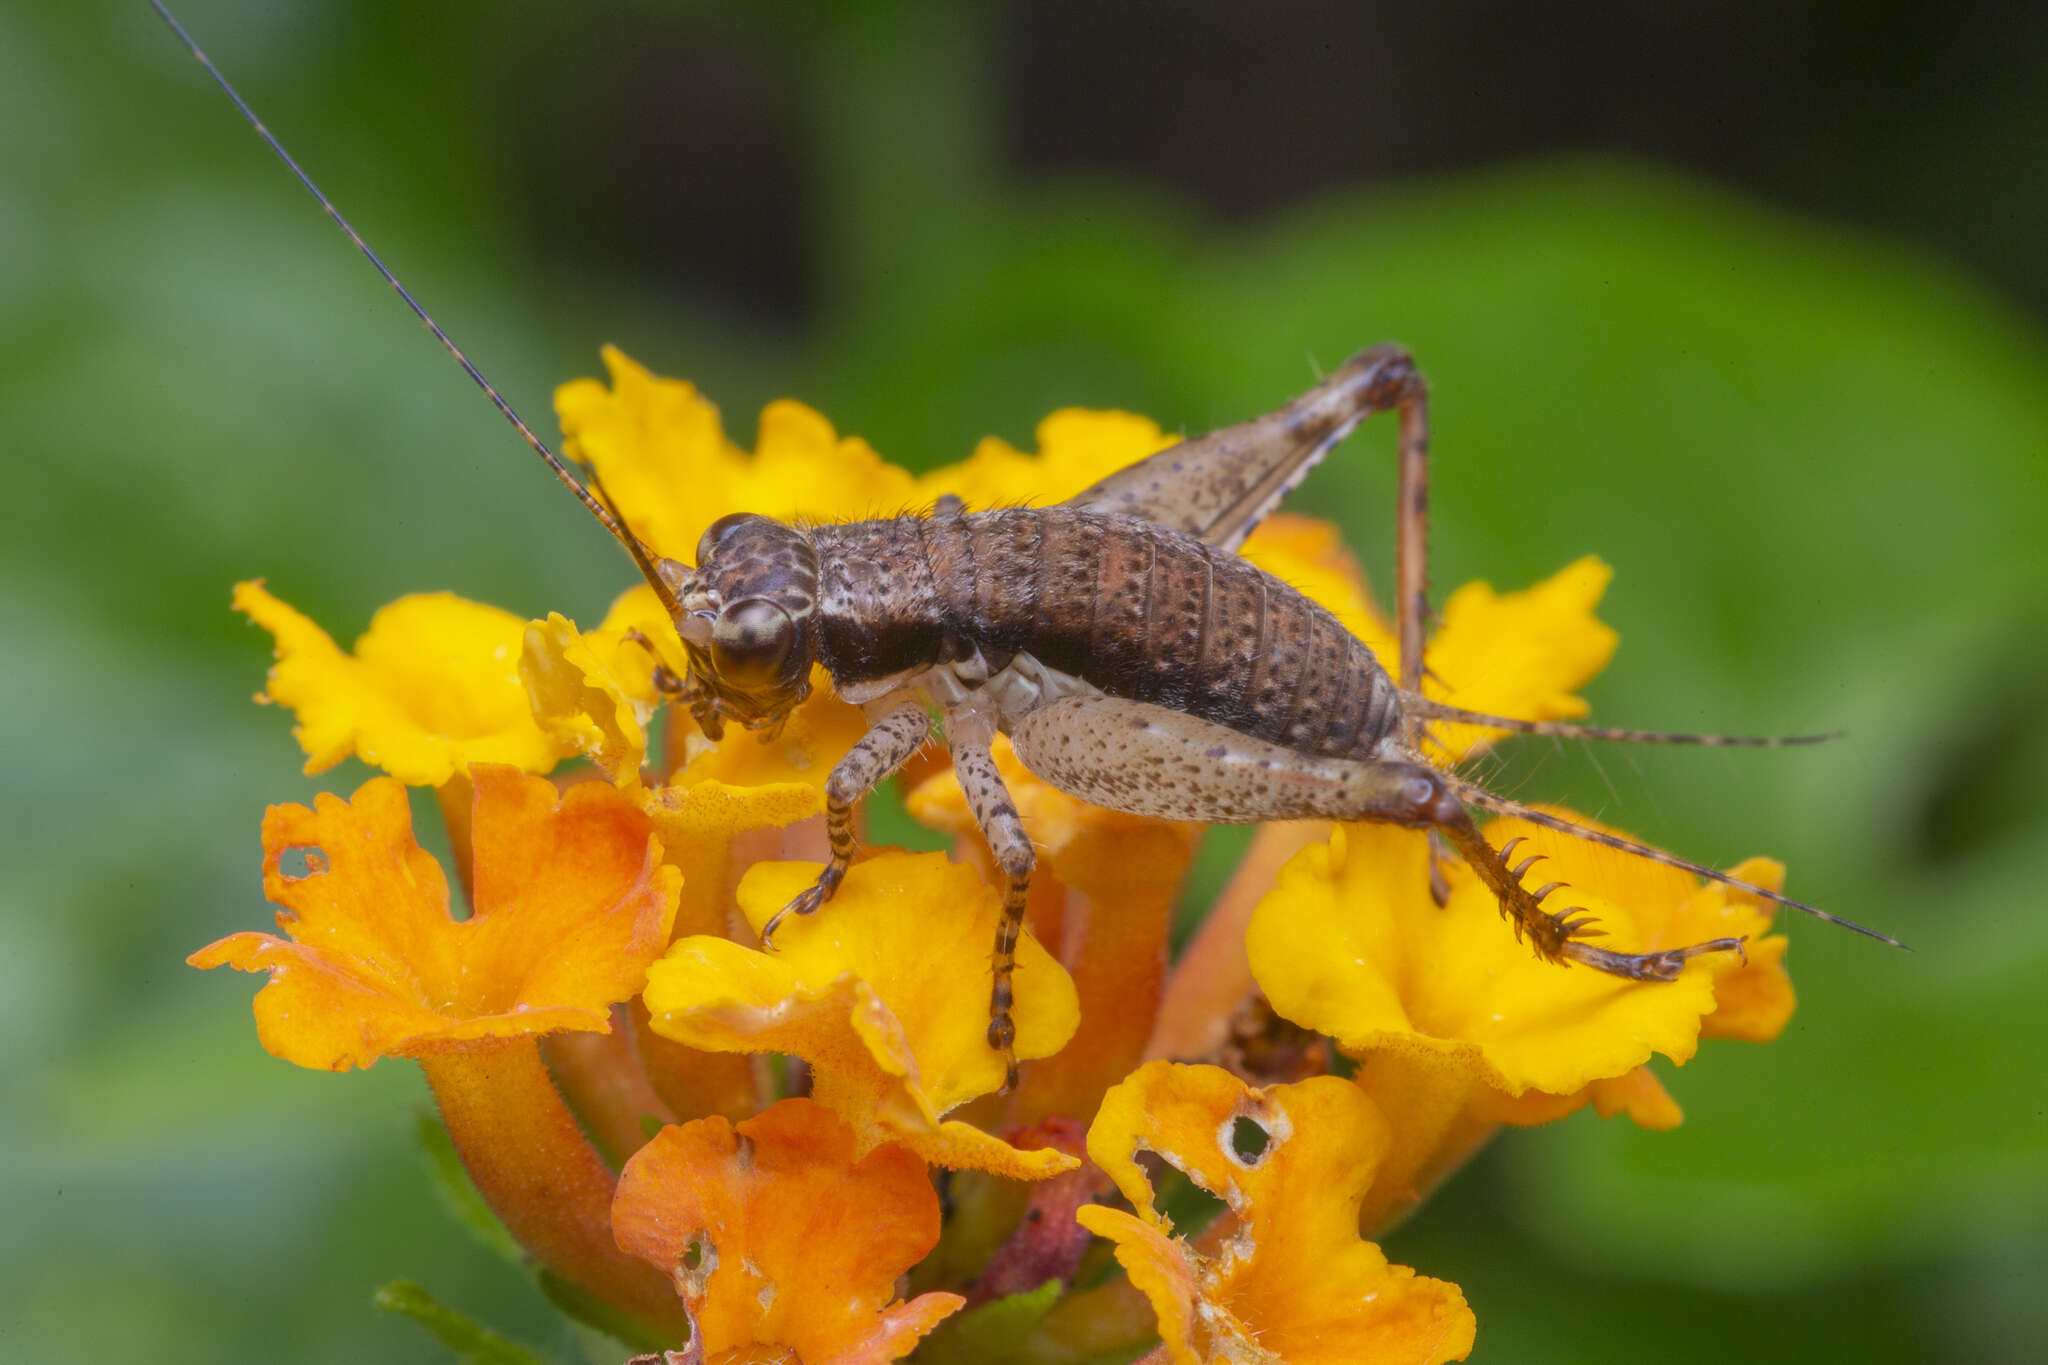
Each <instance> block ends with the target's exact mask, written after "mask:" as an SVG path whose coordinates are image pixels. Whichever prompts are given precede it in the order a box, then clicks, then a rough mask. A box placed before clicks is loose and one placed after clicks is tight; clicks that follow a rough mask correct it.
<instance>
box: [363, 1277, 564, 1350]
mask: <svg viewBox="0 0 2048 1365" xmlns="http://www.w3.org/2000/svg"><path fill="white" fill-rule="evenodd" d="M371 1302H372V1303H374V1304H376V1305H377V1307H379V1308H381V1309H383V1310H384V1311H385V1312H387V1313H397V1314H399V1315H401V1316H403V1317H408V1318H411V1319H412V1320H413V1321H414V1322H416V1323H418V1324H419V1325H420V1326H422V1327H424V1328H426V1329H427V1330H428V1331H429V1332H431V1333H433V1334H434V1339H435V1340H436V1341H438V1342H440V1343H441V1344H442V1345H443V1346H446V1347H447V1348H448V1350H449V1353H450V1354H452V1355H453V1356H454V1357H455V1359H456V1362H457V1365H550V1362H549V1360H548V1357H546V1356H543V1355H538V1354H536V1353H535V1352H533V1351H529V1350H527V1349H526V1348H525V1347H524V1346H520V1345H517V1344H515V1343H513V1342H511V1341H508V1340H506V1339H505V1338H504V1337H501V1336H499V1335H498V1334H497V1333H496V1332H493V1331H492V1330H491V1329H490V1328H488V1327H486V1326H484V1325H483V1324H482V1323H480V1322H477V1321H475V1320H474V1319H472V1318H468V1317H465V1316H463V1315H462V1314H461V1313H458V1312H456V1311H455V1310H454V1309H452V1308H450V1307H448V1306H447V1305H446V1304H444V1303H442V1302H441V1301H440V1300H438V1299H436V1298H435V1297H434V1296H433V1295H432V1294H429V1293H428V1292H427V1291H426V1290H425V1289H423V1288H421V1287H420V1286H419V1285H416V1284H414V1283H412V1282H411V1281H410V1280H394V1281H392V1282H391V1283H390V1284H387V1285H385V1286H384V1287H383V1288H381V1289H379V1290H378V1291H377V1292H376V1294H375V1295H374V1296H373V1297H372V1299H371Z"/></svg>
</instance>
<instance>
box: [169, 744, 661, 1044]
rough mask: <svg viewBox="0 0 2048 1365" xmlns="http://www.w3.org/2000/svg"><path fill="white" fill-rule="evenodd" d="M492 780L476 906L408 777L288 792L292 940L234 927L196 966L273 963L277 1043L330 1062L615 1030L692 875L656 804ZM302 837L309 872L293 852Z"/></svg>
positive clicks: (277, 871)
mask: <svg viewBox="0 0 2048 1365" xmlns="http://www.w3.org/2000/svg"><path fill="white" fill-rule="evenodd" d="M475 779H476V816H477V818H476V825H475V828H476V865H477V886H476V910H475V913H474V914H472V915H471V916H470V917H469V918H468V919H466V920H457V919H455V918H454V917H453V916H451V915H450V913H449V908H448V885H447V882H446V880H445V879H444V878H443V877H442V875H441V869H440V866H439V864H437V863H435V861H434V860H433V859H432V858H431V857H429V856H428V855H427V854H426V853H425V852H424V851H423V850H422V849H421V848H420V846H419V844H418V843H417V842H415V841H414V839H413V837H412V813H411V808H410V807H409V806H408V804H407V802H406V796H405V788H403V787H401V786H399V785H398V784H397V783H396V782H393V781H392V780H391V779H389V778H373V779H372V780H371V781H369V782H367V783H365V784H364V785H363V786H362V788H361V789H360V790H359V791H357V792H356V794H355V796H354V797H353V798H351V799H350V800H349V801H347V802H343V801H342V800H340V799H339V798H338V797H334V796H330V795H326V794H324V793H323V794H322V795H321V796H319V797H318V798H317V799H316V800H315V802H314V806H313V808H312V809H310V810H309V809H307V808H306V807H304V806H273V807H271V809H270V812H269V814H268V815H266V816H265V817H264V821H263V855H264V863H263V886H264V892H265V894H267V895H268V896H269V897H270V899H271V900H272V901H273V902H275V903H276V904H277V905H279V906H281V907H282V909H281V910H280V911H279V913H278V917H277V921H278V925H279V927H280V928H282V929H284V930H285V932H286V933H287V934H289V935H290V937H291V940H292V941H290V942H287V941H285V940H283V939H279V938H276V937H273V936H272V935H269V934H256V933H242V934H233V935H230V936H229V937H227V938H224V939H222V940H220V941H219V942H218V943H215V944H212V945H210V946H208V947H206V948H202V949H200V950H199V951H198V952H196V953H194V954H193V955H192V957H191V959H190V961H191V963H192V965H193V966H195V967H218V966H222V965H227V966H233V967H239V968H241V969H242V970H243V971H268V972H269V973H270V978H271V979H270V982H269V984H267V985H266V986H264V988H263V989H262V990H261V991H259V992H258V993H257V996H256V1023H257V1033H258V1036H259V1037H261V1039H262V1040H263V1045H264V1046H265V1047H266V1048H268V1049H269V1050H270V1051H271V1052H273V1053H275V1054H276V1055H277V1056H279V1057H282V1058H284V1059H285V1060H286V1061H290V1062H296V1063H298V1064H299V1065H300V1066H309V1067H315V1068H319V1069H325V1070H329V1071H341V1070H346V1069H347V1068H349V1067H353V1066H368V1065H370V1063H372V1062H374V1061H376V1060H377V1059H378V1058H379V1057H382V1056H388V1055H396V1056H417V1055H419V1054H420V1053H423V1052H432V1051H445V1050H450V1049H455V1048H460V1047H462V1046H464V1045H467V1044H470V1043H473V1042H475V1041H477V1040H479V1039H484V1038H515V1037H530V1036H534V1035H537V1034H542V1033H548V1032H552V1031H554V1030H556V1029H586V1030H591V1031H594V1032H599V1033H602V1032H604V1031H605V1030H606V1029H608V1028H609V1027H610V1023H609V1011H610V1007H611V1005H612V1004H613V1003H614V1002H615V1001H619V1000H624V999H627V998H629V997H630V996H631V995H632V994H633V993H634V992H635V991H636V990H637V989H638V988H639V986H640V983H641V981H642V980H643V979H644V977H645V974H646V970H647V964H648V963H649V962H651V961H653V960H654V957H655V956H656V954H658V953H659V952H660V951H661V949H662V946H663V945H664V944H665V943H666V941H667V936H668V926H669V921H670V919H671V918H672V917H673V915H674V914H675V905H676V895H677V883H678V880H679V879H678V877H677V875H676V873H675V870H674V869H672V868H666V867H663V866H661V863H660V858H661V849H660V846H659V845H658V844H656V843H655V842H654V839H653V837H652V830H651V828H650V826H649V823H648V821H647V819H646V817H645V816H643V815H641V814H640V813H639V812H638V811H636V810H634V809H633V808H632V807H631V806H629V805H627V804H626V803H624V802H623V801H621V800H620V799H619V798H618V796H617V795H616V794H615V793H614V792H612V791H611V789H609V788H607V787H603V786H593V785H586V786H581V787H576V788H572V789H571V790H570V791H569V792H568V793H567V794H565V795H561V796H559V797H558V796H557V793H556V791H555V789H554V787H553V786H552V785H550V784H549V783H547V782H544V781H541V780H539V779H537V778H526V777H522V776H520V774H519V773H518V772H517V771H516V770H514V769H511V768H506V767H501V766H488V767H479V768H477V769H476V770H475ZM292 853H296V854H297V855H298V856H299V857H300V858H301V859H302V860H303V861H304V863H305V864H306V867H307V871H306V872H304V873H299V872H297V871H296V870H294V869H293V868H291V867H288V866H286V865H285V861H284V860H285V858H286V856H287V854H292Z"/></svg>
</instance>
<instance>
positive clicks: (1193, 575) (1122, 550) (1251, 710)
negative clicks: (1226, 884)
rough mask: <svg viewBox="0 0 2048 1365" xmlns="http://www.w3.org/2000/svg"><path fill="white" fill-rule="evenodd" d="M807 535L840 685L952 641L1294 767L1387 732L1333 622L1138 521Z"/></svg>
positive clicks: (1391, 705)
mask: <svg viewBox="0 0 2048 1365" xmlns="http://www.w3.org/2000/svg"><path fill="white" fill-rule="evenodd" d="M813 536H814V538H815V539H816V542H817V545H818V551H819V561H820V571H821V587H822V589H823V591H822V593H821V601H820V607H821V613H820V614H821V622H820V624H821V626H822V628H823V630H824V632H825V638H824V644H825V656H826V662H827V664H828V666H831V667H832V669H833V674H834V677H835V678H837V679H839V681H840V682H841V683H842V685H843V684H846V683H849V682H859V681H863V680H865V679H866V678H869V677H875V676H880V675H882V674H886V673H894V672H897V671H900V670H904V669H910V668H915V667H919V666H922V665H925V664H930V663H933V662H937V661H939V660H940V659H941V657H942V653H943V651H944V650H945V648H946V643H947V642H948V641H964V642H968V643H971V644H973V645H975V646H978V647H979V648H980V649H981V650H982V652H983V653H984V654H985V655H987V656H989V657H990V659H991V661H992V662H998V663H999V662H1000V661H1001V660H1004V659H1007V658H1008V657H1010V656H1013V655H1017V654H1030V655H1031V656H1032V657H1034V658H1035V659H1037V660H1038V661H1039V662H1040V663H1041V664H1043V665H1044V666H1045V667H1047V668H1049V669H1053V670H1057V671H1058V672H1060V673H1066V674H1070V675H1072V676H1073V677H1075V678H1079V679H1081V680H1083V681H1085V682H1087V683H1089V684H1091V685H1092V686H1094V687H1096V688H1099V689H1101V690H1102V691H1103V692H1105V693H1107V694H1109V695H1111V696H1116V697H1126V698H1129V699H1131V700H1133V701H1143V702H1151V703H1154V704H1156V705H1159V706H1165V707H1170V708H1172V709H1174V710H1176V711H1181V712H1185V713H1186V714H1188V715H1192V716H1198V717H1200V718H1202V719H1204V720H1209V721H1213V722H1215V723H1217V724H1219V725H1224V726H1228V727H1229V728H1230V729H1232V730H1235V731H1237V732H1239V733H1241V734H1246V735H1251V736H1253V737H1255V738H1258V739H1264V740H1268V741H1271V742H1273V743H1276V744H1280V745H1284V746H1285V747H1287V748H1290V749H1295V750H1298V751H1300V752H1302V753H1308V754H1318V755H1326V756H1331V757H1352V756H1362V755H1365V754H1367V753H1369V752H1371V751H1372V749H1373V748H1374V746H1375V745H1376V744H1377V743H1378V742H1379V740H1380V739H1381V738H1382V737H1383V736H1384V735H1385V734H1386V732H1387V731H1388V730H1389V729H1391V728H1392V727H1393V725H1394V724H1395V722H1396V721H1397V720H1398V718H1399V709H1398V707H1399V702H1398V698H1397V696H1396V694H1395V690H1394V687H1393V684H1392V682H1391V681H1390V680H1389V679H1388V677H1387V675H1386V673H1385V671H1384V670H1383V669H1381V667H1380V665H1379V661H1378V660H1377V659H1375V658H1374V657H1373V654H1372V651H1371V650H1369V649H1367V648H1366V646H1365V645H1364V644H1363V643H1361V642H1360V641H1359V640H1358V639H1357V638H1356V637H1354V636H1353V635H1352V634H1351V633H1350V632H1349V631H1347V630H1345V629H1344V627H1343V626H1342V625H1340V624H1339V623H1338V621H1337V619H1336V617H1334V616H1332V615H1331V614H1330V613H1329V612H1328V611H1327V610H1325V609H1324V608H1323V607H1322V606H1320V605H1318V604H1317V603H1315V602H1313V601H1311V600H1310V599H1309V598H1307V597H1305V596H1303V595H1302V594H1301V593H1300V592H1297V591H1296V590H1295V589H1293V588H1291V587H1289V586H1287V585H1286V584H1284V583H1282V582H1280V581H1279V580H1278V579H1276V578H1274V577H1272V576H1271V575H1270V574H1267V573H1264V572H1263V571H1261V570H1259V569H1257V568H1255V567H1254V566H1253V565H1251V564H1249V563H1247V562H1246V561H1245V560H1243V559H1240V558H1239V557H1238V556H1236V555H1235V554H1231V553H1229V552H1227V551H1221V550H1217V549H1215V548H1213V547H1211V546H1208V545H1205V544H1203V543H1202V542H1201V541H1198V540H1196V539H1194V538H1193V537H1191V536H1187V535H1183V534H1180V533H1179V532H1175V531H1170V530H1167V529H1165V528H1164V527H1160V526H1157V525H1155V524H1153V523H1151V522H1147V521H1141V520H1137V519H1135V518H1131V517H1122V516H1108V515H1104V514H1101V513H1097V512H1084V511H1080V510H1078V509H1075V508H1070V507H1045V508H1029V507H1026V508H1008V509H1003V510H1000V511H993V512H978V513H972V514H969V515H965V516H956V517H942V518H935V519H932V520H924V519H921V518H910V517H904V518H897V519H895V520H893V521H887V522H858V523H853V524H849V525H842V526H821V527H817V528H815V529H814V531H813ZM835 585H836V587H837V590H836V591H835ZM842 665H845V666H847V667H848V672H847V673H846V674H844V675H842V672H841V667H842Z"/></svg>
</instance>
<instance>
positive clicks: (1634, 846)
mask: <svg viewBox="0 0 2048 1365" xmlns="http://www.w3.org/2000/svg"><path fill="white" fill-rule="evenodd" d="M1440 776H1442V778H1443V779H1444V781H1445V782H1446V783H1447V784H1448V785H1449V786H1450V787H1451V789H1452V790H1454V791H1456V792H1457V793H1458V795H1459V796H1461V797H1463V798H1464V799H1465V800H1467V801H1469V802H1471V803H1472V804H1473V805H1475V806H1479V807H1481V808H1482V809H1485V810H1490V811H1492V812H1493V813H1494V814H1496V815H1511V816H1514V817H1516V818H1517V819H1521V820H1527V821H1528V822H1529V823H1530V824H1532V825H1541V826H1542V827H1543V828H1545V829H1552V830H1556V831H1557V832H1558V833H1560V834H1569V835H1571V836H1572V837H1573V838H1575V839H1584V840H1585V841H1586V842H1588V843H1593V844H1599V845H1601V846H1602V847H1604V848H1612V849H1617V850H1619V851H1620V852H1623V853H1633V854H1634V855H1635V856H1636V857H1638V858H1647V859H1649V860H1650V861H1651V862H1653V863H1662V864H1664V866H1666V867H1675V868H1678V869H1680V870H1682V871H1685V872H1690V873H1692V874H1693V875H1694V876H1697V877H1705V878H1706V879H1707V880H1709V881H1715V882H1719V883H1721V884H1722V885H1723V886H1732V887H1734V888H1735V889H1736V890H1738V891H1747V892H1748V893H1749V894H1751V895H1753V896H1761V897H1763V898H1764V899H1765V900H1767V901H1773V902H1775V903H1777V904H1779V905H1783V906H1789V907H1790V908H1791V909H1794V910H1803V911H1805V912H1806V913H1807V914H1809V915H1812V916H1813V917H1814V918H1816V919H1824V920H1826V921H1827V922H1828V923H1830V924H1839V925H1841V926H1842V927H1843V928H1844V929H1854V930H1855V931H1856V932H1857V933H1859V934H1862V935H1863V936H1864V937H1865V938H1874V939H1876V940H1877V941H1878V942H1879V943H1889V944H1890V945H1891V946H1892V947H1894V948H1906V945H1905V944H1903V943H1901V942H1899V941H1898V940H1897V939H1895V938H1893V937H1892V936H1891V935H1889V934H1880V933H1879V932H1878V931H1877V930H1875V929H1866V928H1864V927H1863V926H1862V925H1860V924H1858V923H1856V922H1855V921H1854V920H1846V919H1843V918H1842V917H1841V916H1840V915H1831V914H1829V913H1828V912H1827V911H1825V910H1822V909H1820V908H1819V907H1818V906H1813V905H1808V904H1807V903H1806V902H1805V901H1796V900H1793V899H1792V898H1791V897H1790V896H1787V895H1783V894H1781V893H1779V892H1776V891H1773V890H1771V889H1770V888H1769V887H1767V886H1758V885H1757V884H1756V883H1755V882H1746V881H1744V880H1742V878H1740V877H1731V876H1729V875H1728V874H1727V873H1726V872H1717V871H1715V870H1714V869H1713V868H1711V867H1708V866H1706V865H1705V864H1704V863H1696V862H1693V861H1691V860H1690V859H1687V858H1681V857H1679V856H1678V855H1677V854H1675V853H1666V852H1665V851H1664V850H1663V849H1661V848H1652V847H1650V845H1648V844H1643V843H1637V842H1636V841H1635V840H1634V839H1629V838H1625V837H1623V836H1622V835H1619V834H1609V833H1608V832H1607V831H1605V830H1598V829H1589V828H1587V827H1586V826H1584V825H1580V824H1574V823H1573V822H1572V821H1570V820H1567V819H1565V818H1564V817H1562V816H1558V815H1552V814H1550V813H1549V812H1548V811H1542V810H1538V809H1536V808H1535V807H1534V806H1525V805H1523V804H1522V803H1521V802H1519V801H1510V800H1509V799H1508V798H1507V797H1505V796H1495V795H1494V794H1493V793H1492V792H1490V791H1488V790H1486V788H1484V787H1481V786H1478V785H1477V784H1475V783H1471V782H1467V781H1465V780H1464V779H1463V778H1460V777H1456V776H1454V775H1452V774H1450V773H1442V774H1440ZM1907 951H1908V952H1910V951H1912V950H1911V949H1910V948H1907Z"/></svg>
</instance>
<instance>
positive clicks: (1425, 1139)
mask: <svg viewBox="0 0 2048 1365" xmlns="http://www.w3.org/2000/svg"><path fill="white" fill-rule="evenodd" d="M1356 1079H1357V1081H1358V1084H1359V1086H1360V1088H1362V1089H1363V1090H1364V1091H1365V1093H1366V1094H1368V1095H1370V1096H1372V1099H1373V1103H1375V1104H1377V1105H1378V1106H1379V1108H1380V1112H1381V1113H1383V1114H1385V1115H1386V1116H1387V1120H1388V1122H1389V1123H1391V1124H1392V1125H1393V1130H1394V1133H1393V1137H1394V1140H1393V1145H1392V1146H1391V1147H1390V1148H1389V1149H1388V1151H1387V1155H1386V1157H1385V1159H1384V1160H1382V1161H1381V1162H1380V1166H1379V1170H1378V1171H1377V1172H1376V1173H1375V1174H1374V1176H1373V1182H1372V1188H1371V1189H1369V1190H1367V1191H1366V1194H1365V1202H1364V1204H1363V1205H1362V1206H1361V1207H1360V1209H1359V1213H1358V1223H1359V1228H1360V1230H1361V1231H1362V1232H1364V1234H1365V1235H1366V1236H1368V1237H1373V1238H1377V1237H1379V1236H1381V1235H1383V1234H1385V1233H1387V1232H1389V1231H1391V1230H1392V1229H1393V1228H1394V1227H1396V1226H1398V1225H1399V1224H1400V1223H1401V1221H1402V1220H1403V1219H1405V1218H1407V1216H1408V1215H1409V1214H1411V1213H1413V1212H1414V1211H1415V1210H1416V1209H1418V1208H1420V1207H1421V1206H1422V1203H1423V1201H1424V1200H1426V1199H1428V1198H1429V1196H1430V1194H1431V1192H1432V1191H1434V1190H1435V1189H1436V1187H1437V1186H1438V1185H1440V1184H1442V1183H1443V1182H1444V1180H1445V1179H1447V1178H1448V1177H1449V1176H1450V1174H1451V1173H1452V1172H1453V1171H1455V1170H1457V1169H1458V1168H1459V1167H1460V1166H1462V1165H1464V1164H1465V1162H1466V1161H1467V1160H1469V1159H1470V1158H1471V1156H1472V1154H1473V1153H1475V1152H1477V1151H1478V1150H1479V1149H1480V1148H1481V1147H1483V1146H1485V1145H1486V1140H1487V1139H1488V1138H1490V1137H1492V1136H1493V1134H1494V1131H1495V1130H1496V1129H1497V1128H1499V1126H1500V1125H1499V1123H1498V1122H1496V1121H1495V1120H1494V1118H1493V1117H1492V1116H1491V1115H1490V1114H1489V1113H1488V1112H1487V1111H1488V1108H1489V1106H1488V1105H1486V1104H1485V1103H1484V1101H1485V1100H1486V1099H1487V1098H1488V1095H1487V1091H1486V1085H1485V1082H1483V1081H1481V1080H1480V1079H1479V1078H1478V1077H1477V1076H1475V1075H1474V1074H1473V1073H1472V1069H1471V1067H1470V1065H1469V1064H1468V1063H1467V1062H1466V1061H1465V1060H1464V1059H1462V1058H1458V1057H1454V1056H1451V1055H1449V1054H1446V1053H1440V1052H1425V1051H1407V1050H1403V1051H1394V1050H1392V1049H1389V1050H1386V1051H1377V1052H1372V1053H1370V1054H1368V1055H1367V1056H1365V1057H1364V1058H1363V1060H1362V1064H1361V1065H1360V1066H1359V1069H1358V1075H1357V1077H1356Z"/></svg>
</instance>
